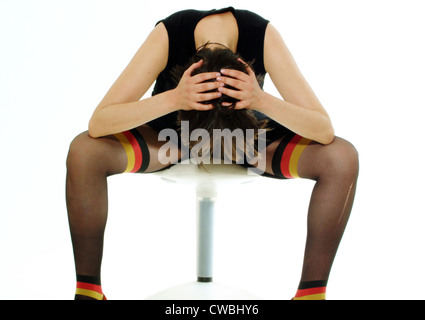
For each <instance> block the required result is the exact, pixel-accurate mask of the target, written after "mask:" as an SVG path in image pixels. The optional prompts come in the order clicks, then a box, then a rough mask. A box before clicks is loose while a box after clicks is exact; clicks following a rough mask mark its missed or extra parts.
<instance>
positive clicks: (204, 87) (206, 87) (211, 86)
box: [196, 81, 224, 92]
mask: <svg viewBox="0 0 425 320" xmlns="http://www.w3.org/2000/svg"><path fill="white" fill-rule="evenodd" d="M222 86H224V83H221V82H217V81H214V82H207V83H201V84H198V85H196V92H206V91H211V90H217V89H218V88H219V87H222Z"/></svg>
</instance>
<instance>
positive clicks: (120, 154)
mask: <svg viewBox="0 0 425 320" xmlns="http://www.w3.org/2000/svg"><path fill="white" fill-rule="evenodd" d="M138 132H140V133H141V135H142V136H143V139H144V141H145V142H146V147H147V148H148V150H149V155H147V154H146V150H145V154H144V157H145V160H146V157H148V158H149V159H150V160H149V164H147V165H146V164H144V167H145V172H152V171H156V170H159V169H162V168H164V167H165V166H164V165H163V164H161V163H160V162H159V160H158V150H159V148H160V145H161V144H160V142H158V139H157V136H158V135H157V133H156V132H155V131H154V130H153V129H151V128H149V127H142V128H139V129H138ZM117 137H118V138H120V136H119V135H117V136H108V137H104V138H98V139H93V138H91V137H90V136H89V135H88V133H87V132H85V133H82V134H80V135H79V136H77V137H76V138H75V139H74V140H73V141H72V143H71V145H70V148H69V153H68V158H67V176H66V204H67V208H68V219H69V226H70V231H71V238H72V244H73V250H74V260H75V268H76V274H77V278H78V277H80V278H82V279H87V278H89V279H97V280H96V281H97V282H98V283H96V284H97V285H99V286H100V274H101V263H102V254H103V237H104V231H105V226H106V221H107V215H108V194H107V177H108V176H111V175H114V174H119V173H123V172H124V171H126V169H127V168H128V167H129V161H130V160H129V159H130V157H129V154H128V150H129V149H128V148H127V149H126V148H124V147H123V146H124V145H123V141H122V140H120V139H121V138H120V139H118V138H117ZM127 147H128V146H127ZM141 149H143V148H141ZM130 151H131V150H130ZM177 160H178V159H176V161H177ZM84 282H86V281H84ZM76 298H84V296H83V295H76Z"/></svg>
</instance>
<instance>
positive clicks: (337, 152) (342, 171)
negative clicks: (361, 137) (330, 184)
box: [323, 138, 359, 180]
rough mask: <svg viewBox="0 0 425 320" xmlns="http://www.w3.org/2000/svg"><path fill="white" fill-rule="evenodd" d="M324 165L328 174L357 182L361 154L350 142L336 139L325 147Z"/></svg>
mask: <svg viewBox="0 0 425 320" xmlns="http://www.w3.org/2000/svg"><path fill="white" fill-rule="evenodd" d="M324 151H325V153H324V156H323V160H324V161H323V164H324V166H325V170H326V172H328V173H329V174H331V175H332V176H338V177H342V178H347V179H351V180H356V179H357V176H358V173H359V154H358V152H357V149H356V148H355V147H354V146H353V145H352V144H351V143H350V142H348V141H346V140H344V139H341V138H335V140H334V142H332V143H331V144H330V145H328V146H326V147H325V150H324Z"/></svg>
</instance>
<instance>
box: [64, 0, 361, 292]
mask: <svg viewBox="0 0 425 320" xmlns="http://www.w3.org/2000/svg"><path fill="white" fill-rule="evenodd" d="M197 49H198V51H199V52H198V55H197V58H193V56H194V55H195V54H196V53H197ZM202 52H209V54H210V57H214V56H215V55H216V54H218V53H220V52H221V53H227V54H231V55H233V61H237V62H238V63H239V64H242V65H243V66H244V68H242V69H240V68H239V70H237V68H234V67H230V68H229V67H227V66H226V65H224V66H221V67H220V66H219V68H220V69H219V70H214V68H217V66H215V67H212V68H211V67H210V66H211V63H210V61H209V60H211V59H212V58H206V56H205V55H204V56H202ZM211 53H212V54H211ZM236 53H239V54H240V56H238V55H236ZM200 54H201V56H199V55H200ZM195 57H196V55H195ZM191 59H192V60H191ZM188 61H191V64H190V66H189V67H188V68H187V69H185V71H184V72H183V74H182V75H181V73H182V72H181V66H186V65H187V63H188ZM220 61H221V60H220ZM245 61H246V62H245ZM248 62H252V63H251V64H248ZM206 66H207V68H205V67H206ZM208 66H209V67H208ZM203 67H204V69H205V70H204V71H202V72H199V70H202V68H203ZM179 70H180V74H179ZM197 70H198V72H197ZM254 71H255V72H254ZM266 73H268V74H269V75H270V78H271V79H272V81H273V83H274V85H275V86H276V88H277V89H278V91H279V93H280V95H281V96H282V98H276V97H273V96H271V95H269V94H267V93H266V92H264V91H263V90H262V89H261V86H262V82H261V81H258V79H262V78H263V77H264V75H265V74H266ZM176 74H177V75H178V76H177V78H176ZM155 81H156V84H155V89H154V92H153V95H152V97H149V98H146V99H142V100H140V99H141V97H142V96H143V95H144V94H145V92H146V91H147V90H148V89H149V87H150V86H151V85H152V84H153V83H154V82H155ZM224 98H225V99H224ZM207 113H209V114H215V119H216V121H219V122H220V119H221V117H217V114H226V113H231V114H232V117H233V118H232V119H234V120H235V121H236V120H237V119H240V118H243V119H244V121H242V123H243V125H241V126H245V128H242V129H248V128H249V126H253V127H254V128H255V129H261V128H263V127H264V124H265V122H264V121H263V120H265V121H267V128H268V130H269V131H267V135H266V136H267V143H266V145H265V147H264V148H263V149H261V150H260V149H259V148H257V151H258V152H259V153H262V154H263V156H264V158H265V159H266V165H265V172H264V174H265V175H267V176H271V177H275V178H281V179H287V178H295V177H301V178H306V179H312V180H315V181H316V184H315V187H314V189H313V193H312V196H311V200H310V207H309V211H308V230H307V231H308V233H307V241H306V248H305V256H304V264H303V269H302V274H301V279H300V284H299V287H298V290H297V291H296V294H295V297H294V299H325V293H326V284H327V280H328V278H329V273H330V270H331V266H332V263H333V260H334V257H335V255H336V252H337V248H338V245H339V243H340V240H341V238H342V235H343V232H344V229H345V226H346V224H347V222H348V218H349V215H350V212H351V208H352V204H353V201H354V194H355V190H356V182H357V176H358V155H357V152H356V150H355V148H354V147H353V146H352V145H351V144H350V143H349V142H347V141H345V140H343V139H341V138H338V137H335V136H334V131H333V128H332V124H331V120H330V118H329V115H328V114H327V112H326V111H325V109H324V108H323V106H322V105H321V103H320V102H319V100H318V99H317V97H316V95H315V94H314V92H313V91H312V89H311V88H310V87H309V85H308V84H307V82H306V81H305V79H304V78H303V76H302V74H301V73H300V71H299V69H298V68H297V66H296V64H295V62H294V60H293V58H292V56H291V54H290V52H289V50H288V49H287V47H286V46H285V43H284V41H283V40H282V38H281V36H280V35H279V33H278V31H277V30H276V29H275V28H274V27H273V26H272V24H271V23H269V21H267V20H265V19H263V18H262V17H260V16H258V15H256V14H254V13H252V12H249V11H244V10H235V9H234V8H232V7H230V8H225V9H221V10H211V11H196V10H186V11H181V12H178V13H175V14H173V15H171V16H170V17H168V18H166V19H164V20H161V21H160V22H158V24H157V25H156V27H155V28H154V30H153V31H152V32H151V34H150V35H149V36H148V38H147V39H146V41H145V42H144V43H143V45H142V46H141V47H140V49H139V50H138V52H137V53H136V55H135V56H134V58H133V59H132V61H131V62H130V64H129V65H128V66H127V68H126V69H125V70H124V71H123V73H122V74H121V75H120V77H119V78H118V79H117V81H116V82H115V83H114V85H113V86H112V87H111V89H110V90H109V91H108V93H107V94H106V96H105V97H104V99H103V100H102V101H101V102H100V104H99V105H98V107H97V108H96V109H95V111H94V113H93V116H92V118H91V120H90V123H89V130H88V132H84V133H82V134H80V135H79V136H77V137H76V138H75V139H74V140H73V141H72V143H71V145H70V149H69V154H68V159H67V180H66V191H67V207H68V217H69V224H70V230H71V236H72V243H73V248H74V258H75V265H76V274H77V291H76V295H75V298H76V299H91V298H94V299H105V297H104V295H103V293H102V288H101V282H100V273H101V272H100V270H101V260H102V251H103V235H104V230H105V225H106V220H107V204H108V199H107V181H106V178H107V177H108V176H111V175H114V174H119V173H123V172H145V173H149V172H154V171H157V170H162V169H164V168H166V167H168V166H170V165H172V164H175V163H178V162H179V161H180V160H181V159H183V158H185V157H187V156H188V154H184V153H183V152H182V151H181V150H182V148H181V144H179V143H180V142H177V143H176V146H175V151H176V152H170V154H172V155H174V158H173V157H171V158H170V159H168V162H167V163H165V162H164V161H163V159H162V158H161V157H162V156H161V152H160V150H161V147H162V146H164V144H165V143H166V142H165V141H163V140H164V139H159V132H160V131H161V130H162V129H166V128H170V129H175V130H179V124H178V123H179V122H178V121H177V120H178V119H180V120H188V121H189V123H190V125H189V126H191V130H193V129H195V128H196V126H197V125H199V126H200V127H204V128H205V127H207V126H208V123H205V118H206V119H210V118H209V117H205V114H207ZM199 119H201V120H202V119H203V121H201V120H199ZM217 119H218V120H217ZM253 119H254V121H253ZM191 121H192V122H191ZM194 123H195V124H194ZM227 123H228V124H229V123H230V124H232V123H234V121H228V122H227ZM221 126H223V124H221ZM210 129H211V128H210ZM257 144H258V145H259V142H258V141H257ZM245 165H247V163H246V162H245Z"/></svg>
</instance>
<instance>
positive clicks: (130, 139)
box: [114, 129, 150, 173]
mask: <svg viewBox="0 0 425 320" xmlns="http://www.w3.org/2000/svg"><path fill="white" fill-rule="evenodd" d="M114 136H115V137H116V138H117V139H118V140H119V142H120V143H121V144H122V146H123V147H124V150H125V152H126V154H127V168H126V169H125V171H124V173H126V172H132V173H135V172H139V173H141V172H144V171H146V169H147V167H148V166H149V161H150V158H149V149H148V146H147V145H146V142H145V140H144V139H143V137H142V135H141V134H140V133H139V132H138V131H137V130H136V129H132V130H129V131H124V132H121V133H117V134H114Z"/></svg>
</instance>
